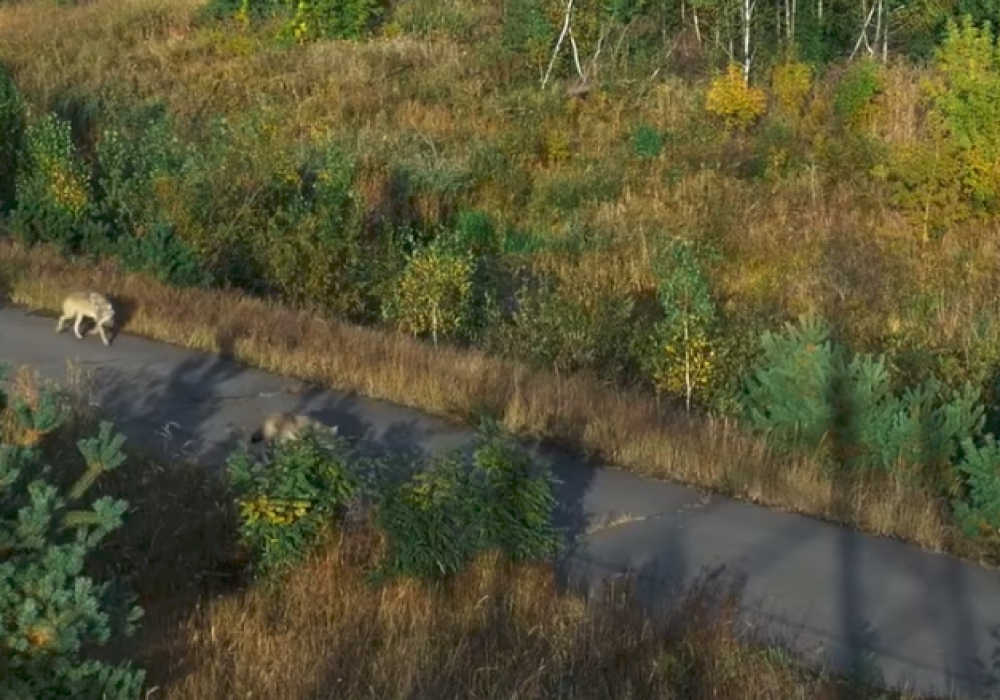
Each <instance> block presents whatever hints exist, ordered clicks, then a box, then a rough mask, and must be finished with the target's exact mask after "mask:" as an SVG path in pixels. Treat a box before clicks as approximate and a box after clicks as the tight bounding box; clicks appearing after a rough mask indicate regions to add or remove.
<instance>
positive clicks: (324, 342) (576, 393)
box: [0, 242, 980, 556]
mask: <svg viewBox="0 0 1000 700" xmlns="http://www.w3.org/2000/svg"><path fill="white" fill-rule="evenodd" d="M0 258H2V262H0V270H3V271H4V272H5V274H6V277H7V286H8V289H9V295H10V297H11V299H12V301H13V302H14V303H16V304H21V305H23V306H26V307H29V308H32V309H37V310H41V311H46V312H50V313H54V312H55V311H56V310H57V309H58V308H59V304H60V303H61V300H62V297H63V295H64V294H65V293H66V292H67V290H69V289H72V288H100V289H102V290H104V291H106V292H107V293H109V294H111V295H113V297H115V299H116V300H117V302H118V303H119V304H120V305H121V306H122V308H124V309H125V323H126V327H127V329H128V330H129V331H130V332H133V333H137V334H140V335H143V336H146V337H149V338H152V339H155V340H160V341H164V342H169V343H174V344H177V345H181V346H184V347H188V348H192V349H196V350H202V351H207V352H225V353H226V354H227V355H231V356H232V357H234V358H235V359H237V360H240V361H243V362H246V363H247V364H250V365H252V366H255V367H259V368H261V369H264V370H267V371H271V372H275V373H278V374H283V375H287V376H291V377H295V378H299V379H304V380H310V381H315V382H317V383H320V384H322V385H325V386H328V387H330V388H333V389H336V390H340V391H356V392H359V393H362V394H364V395H366V396H370V397H373V398H376V399H384V400H387V401H392V402H394V403H397V404H400V405H403V406H409V407H411V408H414V409H417V410H421V411H426V412H429V413H432V414H436V415H438V416H442V417H447V418H452V419H457V420H460V421H461V420H465V419H468V418H470V417H472V416H473V415H475V414H477V413H479V412H482V411H487V412H489V413H490V414H491V415H493V416H496V417H497V418H498V419H499V420H501V421H502V423H503V424H504V426H505V427H506V428H507V429H509V430H511V431H513V432H515V433H517V434H520V435H522V436H525V437H530V438H540V439H543V440H546V441H550V442H553V443H556V444H560V445H563V446H568V447H571V448H576V449H581V450H582V451H583V452H585V453H586V454H589V455H591V456H593V457H596V458H598V459H603V460H605V461H606V462H607V463H609V464H610V465H612V466H615V467H618V468H622V469H626V470H629V471H632V472H635V473H637V474H641V475H644V476H650V477H655V478H666V479H671V480H676V481H680V482H683V483H687V484H692V485H697V486H700V487H705V488H709V489H712V490H715V491H719V492H722V493H725V494H729V495H732V496H734V497H737V498H740V499H744V500H748V501H752V502H756V503H760V504H763V505H768V506H772V507H777V508H782V509H786V510H790V511H795V512H800V513H808V514H812V515H816V516H820V517H823V518H827V519H830V520H832V521H835V522H840V523H844V524H848V525H852V526H854V527H857V528H859V529H861V530H864V531H868V532H872V533H876V534H880V535H888V536H895V537H899V538H902V539H906V540H910V541H912V542H915V543H917V544H920V545H922V546H924V547H927V548H929V549H933V550H947V551H952V552H955V553H958V554H960V555H965V556H978V555H979V554H980V552H979V550H978V549H977V547H976V545H975V544H974V543H971V542H969V541H968V540H965V539H962V538H961V535H960V534H959V533H958V531H957V530H956V529H955V528H954V527H953V526H951V525H950V524H949V521H948V514H947V512H946V510H945V508H944V504H941V503H938V502H936V501H935V500H933V499H931V498H930V497H929V496H927V495H926V494H925V493H922V492H920V491H916V490H914V489H913V487H912V485H908V484H903V483H902V482H896V481H892V480H886V479H877V478H866V479H862V478H859V479H857V480H856V481H855V482H854V483H848V484H845V483H844V481H843V479H844V478H845V477H843V476H841V477H839V478H838V479H835V478H832V476H831V474H830V473H829V472H828V471H827V470H825V469H824V468H823V466H822V465H821V464H820V463H819V461H817V460H812V459H809V458H808V457H801V458H792V457H789V456H786V455H782V454H778V453H776V452H774V451H772V450H769V449H768V448H767V447H766V445H765V444H764V443H763V442H762V441H760V440H758V439H755V438H751V437H749V436H747V435H746V434H745V433H743V432H742V431H741V430H740V429H738V428H737V427H736V426H734V425H733V424H731V423H729V422H727V421H722V420H714V419H709V418H700V417H688V416H686V415H684V414H678V413H676V412H673V411H669V410H666V409H662V408H660V407H658V405H657V403H656V401H655V400H654V399H653V398H651V397H648V396H646V395H643V394H641V393H638V392H629V391H624V390H620V389H616V388H614V387H612V386H609V385H608V384H607V383H605V382H601V381H598V380H597V379H595V378H592V377H589V376H587V375H569V376H567V375H557V374H555V373H552V372H548V371H544V370H538V369H531V368H528V367H526V366H525V365H522V364H519V363H515V362H512V361H509V360H504V359H499V358H496V357H492V356H489V355H486V354H484V353H481V352H476V351H467V350H458V349H452V348H434V347H432V346H430V345H428V344H425V343H421V342H419V341H417V340H414V339H412V338H410V337H408V336H404V335H399V334H393V333H388V332H384V331H379V330H371V329H365V328H360V327H357V326H352V325H349V324H344V323H338V322H335V321H328V320H324V319H319V318H316V317H314V316H311V315H309V314H307V313H305V312H302V311H296V310H293V309H290V308H287V307H283V306H281V305H279V304H275V303H269V302H266V301H262V300H259V299H254V298H250V297H247V296H244V295H241V294H238V293H235V292H230V291H205V290H192V289H188V290H181V289H176V288H171V287H167V286H165V285H162V284H160V283H158V282H156V281H154V280H152V279H150V278H148V277H145V276H141V275H135V274H126V273H122V272H121V271H119V270H118V269H116V267H115V266H114V265H112V264H110V263H105V264H102V265H101V266H100V267H96V268H94V267H81V266H76V265H74V264H72V263H70V262H67V261H66V260H65V259H62V258H60V257H59V256H58V255H56V254H55V253H53V252H51V251H50V252H46V251H45V249H42V248H34V249H31V250H27V249H25V248H24V247H23V246H21V245H19V244H16V243H10V242H6V243H2V244H0ZM845 493H849V494H850V496H849V497H847V498H845V497H844V494H845Z"/></svg>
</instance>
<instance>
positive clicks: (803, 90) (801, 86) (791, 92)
mask: <svg viewBox="0 0 1000 700" xmlns="http://www.w3.org/2000/svg"><path fill="white" fill-rule="evenodd" d="M810 89H812V68H811V67H810V66H809V64H807V63H801V62H799V61H787V62H784V63H779V64H778V65H776V66H775V67H774V69H773V71H772V72H771V93H772V95H773V97H774V104H775V107H776V109H777V111H778V113H779V114H781V115H782V116H784V117H785V118H786V119H789V120H791V121H792V122H795V121H796V120H798V118H799V117H800V116H801V114H802V108H803V106H804V105H805V101H806V97H808V96H809V91H810Z"/></svg>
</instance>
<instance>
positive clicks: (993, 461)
mask: <svg viewBox="0 0 1000 700" xmlns="http://www.w3.org/2000/svg"><path fill="white" fill-rule="evenodd" d="M962 451H963V452H964V453H965V459H963V460H962V463H961V464H959V465H958V469H959V471H960V472H961V473H962V475H963V476H964V477H965V481H966V484H967V490H968V495H967V497H966V498H965V499H955V502H954V508H955V517H956V519H957V520H958V523H959V525H960V526H961V527H962V530H963V531H964V532H965V534H966V535H968V536H970V537H975V536H980V537H982V536H986V537H991V538H994V539H995V538H997V536H1000V444H998V443H997V440H996V438H995V437H994V436H993V435H992V434H987V435H986V438H985V440H984V442H983V444H982V445H979V446H977V445H976V444H975V443H974V441H973V440H972V439H971V438H965V439H963V440H962Z"/></svg>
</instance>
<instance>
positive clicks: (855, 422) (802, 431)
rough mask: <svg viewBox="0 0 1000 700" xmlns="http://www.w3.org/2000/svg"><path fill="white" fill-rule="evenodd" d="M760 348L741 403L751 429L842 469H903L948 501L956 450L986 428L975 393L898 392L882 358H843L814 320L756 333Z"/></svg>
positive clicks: (926, 386) (927, 386) (924, 388)
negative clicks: (822, 454)
mask: <svg viewBox="0 0 1000 700" xmlns="http://www.w3.org/2000/svg"><path fill="white" fill-rule="evenodd" d="M761 349H762V353H761V356H760V358H759V359H758V361H757V363H756V364H755V365H754V367H753V369H752V370H751V373H750V375H749V376H748V377H747V379H746V383H745V388H746V391H745V394H744V397H743V407H744V410H745V411H746V413H745V415H746V417H747V418H748V420H749V422H750V424H751V425H752V426H754V427H755V428H756V429H758V430H762V431H764V432H766V433H767V434H768V435H769V436H770V437H771V438H772V439H774V440H775V441H776V442H778V443H780V444H783V445H785V446H792V447H795V448H799V449H809V450H817V449H821V448H822V449H824V450H825V451H826V453H827V454H828V456H831V457H833V458H834V459H835V461H837V462H838V463H839V464H840V465H841V466H843V467H846V468H849V469H882V470H888V469H893V468H895V469H902V470H904V471H905V472H909V473H912V474H913V475H915V476H916V475H919V476H920V477H921V478H922V479H923V480H924V482H925V485H928V486H931V487H933V488H935V489H936V490H938V491H939V492H941V493H942V494H949V495H954V491H955V488H956V486H957V474H956V472H955V467H956V460H957V459H958V458H959V457H960V456H961V452H960V446H961V444H962V442H963V441H964V440H966V439H974V438H978V437H979V436H980V435H981V433H982V429H983V426H984V424H985V411H984V408H983V406H982V404H981V402H980V392H979V391H978V390H977V389H975V388H974V387H973V386H971V385H970V384H966V385H965V386H963V387H961V388H959V389H957V390H954V391H948V390H947V389H946V388H945V387H944V386H943V385H942V384H941V383H940V382H938V381H936V380H934V379H929V380H927V381H926V382H924V383H923V384H922V385H920V386H917V387H909V388H907V389H906V390H905V391H904V392H903V394H902V396H897V395H896V394H894V392H893V390H892V386H891V382H890V377H889V372H888V368H887V367H886V363H885V360H884V358H882V357H872V356H869V355H860V354H859V355H855V356H853V357H851V356H850V355H849V353H848V352H847V350H846V348H844V347H843V346H841V345H839V344H835V343H834V342H833V341H832V340H831V339H830V327H829V325H828V324H827V323H826V322H825V321H823V320H822V319H819V318H818V317H815V316H806V317H802V318H800V320H799V324H798V325H797V326H796V325H793V324H786V327H785V332H784V333H783V334H774V333H771V332H766V333H764V334H763V336H762V338H761Z"/></svg>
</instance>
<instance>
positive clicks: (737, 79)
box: [705, 63, 767, 129]
mask: <svg viewBox="0 0 1000 700" xmlns="http://www.w3.org/2000/svg"><path fill="white" fill-rule="evenodd" d="M705 110H706V111H707V112H708V113H709V114H711V115H712V116H715V117H718V118H720V119H722V121H723V122H724V123H725V125H726V126H727V127H728V128H730V129H734V128H735V129H745V128H746V127H748V126H750V124H752V123H753V122H754V121H756V120H757V119H759V118H760V117H761V116H763V114H764V112H766V111H767V95H766V94H765V92H764V91H763V90H762V89H760V88H755V87H750V86H749V85H747V84H746V82H745V81H744V80H743V69H742V68H740V66H739V65H737V64H735V63H731V64H729V67H728V68H726V72H725V73H723V74H722V75H720V76H719V77H717V78H715V79H714V80H712V83H711V85H710V86H709V88H708V94H707V95H706V97H705Z"/></svg>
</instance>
